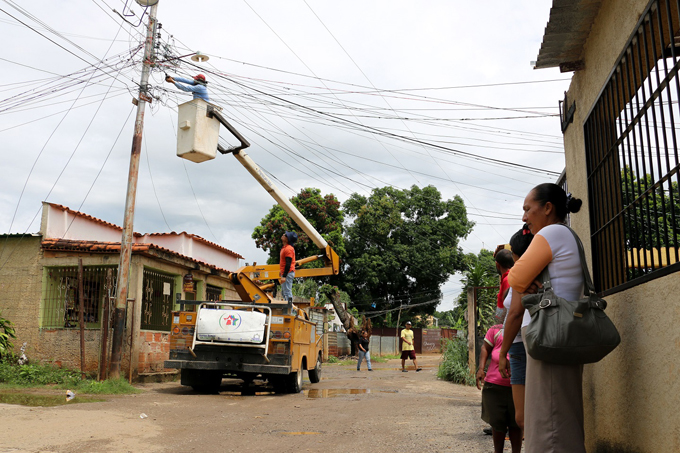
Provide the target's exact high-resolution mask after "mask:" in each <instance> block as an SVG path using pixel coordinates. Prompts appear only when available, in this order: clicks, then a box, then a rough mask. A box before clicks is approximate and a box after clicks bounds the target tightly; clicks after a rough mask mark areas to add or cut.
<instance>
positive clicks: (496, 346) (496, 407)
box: [477, 324, 522, 453]
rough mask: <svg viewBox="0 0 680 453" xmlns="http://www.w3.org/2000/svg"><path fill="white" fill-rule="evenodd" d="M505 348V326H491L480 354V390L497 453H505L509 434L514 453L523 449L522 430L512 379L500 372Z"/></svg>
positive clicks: (484, 412)
mask: <svg viewBox="0 0 680 453" xmlns="http://www.w3.org/2000/svg"><path fill="white" fill-rule="evenodd" d="M502 344H503V325H502V324H497V325H495V326H491V327H490V328H489V330H488V331H487V332H486V336H485V337H484V346H483V347H482V351H481V353H480V354H479V370H478V371H477V388H482V387H481V383H482V381H483V382H484V388H483V389H482V420H484V421H485V422H487V423H488V424H489V425H491V430H492V433H491V434H492V436H493V447H494V452H495V453H503V446H504V444H505V433H506V432H508V431H509V437H510V445H511V446H512V453H520V450H521V449H522V430H521V429H520V428H519V426H517V422H516V421H515V405H514V404H513V402H512V387H511V386H510V378H504V377H503V376H501V373H500V371H499V370H498V357H499V353H500V350H501V346H502ZM489 356H490V357H491V363H490V364H489V369H488V370H487V371H486V372H484V368H485V367H486V362H487V360H488V358H489Z"/></svg>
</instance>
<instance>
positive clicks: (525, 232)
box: [510, 225, 534, 256]
mask: <svg viewBox="0 0 680 453" xmlns="http://www.w3.org/2000/svg"><path fill="white" fill-rule="evenodd" d="M533 238H534V235H533V234H531V231H529V228H528V227H527V226H526V225H524V227H523V228H522V229H521V230H519V231H518V232H517V233H515V234H513V235H512V237H511V238H510V248H512V253H514V254H515V255H517V256H522V255H524V252H526V251H527V249H528V248H529V244H531V240H532V239H533Z"/></svg>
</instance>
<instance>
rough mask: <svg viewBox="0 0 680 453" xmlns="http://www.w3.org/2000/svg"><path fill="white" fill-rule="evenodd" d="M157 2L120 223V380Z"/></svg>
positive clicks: (115, 366) (115, 357) (116, 360)
mask: <svg viewBox="0 0 680 453" xmlns="http://www.w3.org/2000/svg"><path fill="white" fill-rule="evenodd" d="M157 9H158V2H156V3H155V4H154V5H152V6H151V8H150V10H149V23H148V24H147V27H146V43H145V45H144V62H143V65H142V80H141V82H140V84H139V97H138V99H137V117H136V118H135V132H134V136H133V138H132V153H131V155H130V171H129V174H128V186H127V197H126V199H125V219H124V222H123V237H122V239H121V242H120V263H119V264H118V280H117V282H116V308H115V315H114V321H113V341H112V343H113V344H112V347H113V349H112V351H111V368H110V374H109V377H110V378H111V379H118V378H120V358H121V350H122V349H123V330H124V329H125V311H126V310H125V308H126V306H127V299H128V297H127V295H128V280H129V277H130V261H131V259H132V244H133V241H134V238H133V231H134V230H133V227H134V219H135V200H136V197H137V180H138V177H139V160H140V155H141V151H142V131H143V130H144V108H145V106H146V103H147V101H151V97H150V96H149V95H148V82H149V72H150V68H151V65H152V64H153V60H154V56H153V55H154V41H155V37H156V26H157V21H156V10H157Z"/></svg>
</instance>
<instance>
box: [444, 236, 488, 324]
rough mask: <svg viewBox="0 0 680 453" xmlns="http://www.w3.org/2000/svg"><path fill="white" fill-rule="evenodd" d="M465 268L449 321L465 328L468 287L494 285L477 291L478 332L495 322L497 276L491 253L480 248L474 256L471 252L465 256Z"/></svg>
mask: <svg viewBox="0 0 680 453" xmlns="http://www.w3.org/2000/svg"><path fill="white" fill-rule="evenodd" d="M465 266H466V270H465V271H463V282H462V283H463V291H462V292H461V293H460V294H459V295H458V299H457V301H456V306H455V307H454V309H453V310H452V314H451V321H453V325H455V326H456V327H457V328H460V329H467V321H466V320H465V315H466V313H467V306H468V300H467V290H468V288H475V287H476V288H480V287H486V288H489V287H494V288H493V289H479V290H478V291H477V327H478V331H479V332H482V333H484V332H486V331H487V329H488V328H489V327H491V326H492V325H493V324H495V319H494V315H495V313H496V301H497V299H496V296H497V295H498V285H499V276H498V272H497V271H496V262H495V260H494V258H493V253H492V252H490V251H488V250H485V249H482V250H480V251H479V254H477V255H476V256H475V255H474V254H472V253H470V254H468V255H467V256H466V257H465Z"/></svg>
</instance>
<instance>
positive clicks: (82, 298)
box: [78, 258, 85, 379]
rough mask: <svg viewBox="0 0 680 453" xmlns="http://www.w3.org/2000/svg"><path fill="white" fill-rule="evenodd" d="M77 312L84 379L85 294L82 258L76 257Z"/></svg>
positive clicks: (82, 377) (81, 370) (81, 376)
mask: <svg viewBox="0 0 680 453" xmlns="http://www.w3.org/2000/svg"><path fill="white" fill-rule="evenodd" d="M78 314H79V320H80V378H81V379H85V294H84V291H83V259H82V258H78Z"/></svg>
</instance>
